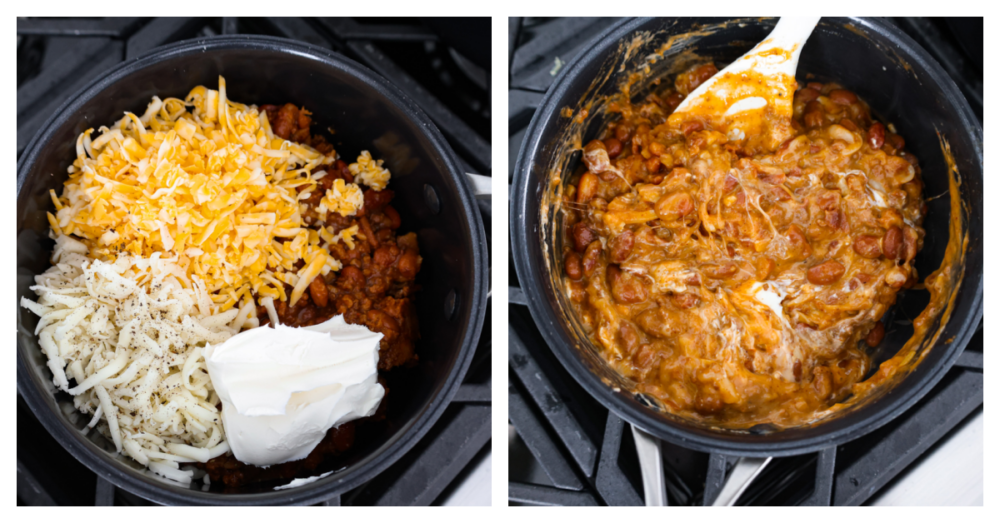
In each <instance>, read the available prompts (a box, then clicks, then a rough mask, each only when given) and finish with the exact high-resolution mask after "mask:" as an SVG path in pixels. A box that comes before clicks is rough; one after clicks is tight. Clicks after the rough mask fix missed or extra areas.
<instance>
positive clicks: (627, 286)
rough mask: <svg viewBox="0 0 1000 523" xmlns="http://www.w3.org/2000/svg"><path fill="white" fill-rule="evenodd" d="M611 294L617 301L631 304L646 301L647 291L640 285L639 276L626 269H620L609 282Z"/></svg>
mask: <svg viewBox="0 0 1000 523" xmlns="http://www.w3.org/2000/svg"><path fill="white" fill-rule="evenodd" d="M611 296H612V297H614V299H615V301H617V302H618V303H624V304H633V303H639V302H643V301H646V297H647V296H648V292H647V291H646V287H644V286H643V285H642V279H641V278H639V277H637V276H636V275H634V274H632V273H630V272H628V271H622V272H621V274H619V276H618V277H617V278H615V281H614V282H613V283H612V284H611Z"/></svg>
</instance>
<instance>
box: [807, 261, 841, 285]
mask: <svg viewBox="0 0 1000 523" xmlns="http://www.w3.org/2000/svg"><path fill="white" fill-rule="evenodd" d="M844 270H845V269H844V266H843V265H841V264H840V263H838V262H836V261H833V260H829V261H825V262H823V263H821V264H819V265H814V266H812V267H810V268H809V270H808V271H806V278H808V279H809V282H810V283H812V284H814V285H829V284H831V283H833V282H835V281H837V280H839V279H840V277H841V276H843V275H844Z"/></svg>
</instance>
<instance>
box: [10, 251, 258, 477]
mask: <svg viewBox="0 0 1000 523" xmlns="http://www.w3.org/2000/svg"><path fill="white" fill-rule="evenodd" d="M86 252H87V246H86V245H84V244H82V243H81V242H79V241H77V240H74V239H72V238H70V237H68V236H60V237H58V238H57V240H56V249H55V252H54V255H53V263H54V266H53V267H52V268H50V269H49V270H47V271H46V272H45V273H43V274H41V275H38V276H36V277H35V282H36V285H34V286H32V287H31V289H32V290H33V291H34V292H35V293H37V294H38V296H39V299H38V301H37V302H34V301H32V300H29V299H27V298H22V300H21V306H22V307H25V308H26V309H29V310H30V311H32V312H34V313H35V314H37V315H38V316H39V317H40V318H41V320H40V321H39V322H38V326H37V327H36V329H35V334H36V335H38V340H39V345H40V346H41V349H42V352H43V353H44V354H45V355H46V357H47V358H48V367H49V369H51V370H52V374H53V383H54V384H55V385H56V387H58V388H59V389H61V390H63V391H64V392H67V393H69V394H71V395H73V396H74V405H75V406H76V408H77V409H79V410H80V411H81V412H84V413H88V414H93V415H94V419H93V420H92V421H91V423H90V426H94V425H95V424H96V423H97V420H99V419H103V420H105V421H106V423H102V424H99V425H98V430H100V431H101V432H102V433H103V434H104V435H105V436H108V437H109V438H110V439H111V440H112V441H113V442H114V444H115V447H116V448H117V450H118V451H119V452H122V453H124V454H127V455H128V456H131V457H132V458H133V459H135V460H136V461H138V462H139V463H142V464H143V465H147V466H148V467H149V468H150V470H152V471H153V472H156V473H158V474H161V475H163V476H166V477H169V478H171V479H174V480H177V481H182V482H186V481H190V479H191V477H192V472H191V471H185V470H179V469H178V468H177V463H178V462H188V461H201V462H204V461H207V460H208V459H211V458H214V457H216V456H219V455H222V454H223V453H225V452H227V451H228V450H229V445H228V444H227V443H226V441H225V433H224V430H223V424H222V417H221V415H220V412H219V411H218V409H216V407H215V405H216V404H217V403H218V401H219V400H218V397H217V396H216V394H215V391H214V389H213V388H212V383H211V380H210V379H209V375H208V370H207V367H206V364H205V361H204V358H203V357H202V354H201V351H202V347H203V346H204V345H205V344H206V343H221V342H223V341H225V340H227V339H229V338H230V337H231V336H233V335H234V334H236V333H237V332H239V330H240V329H242V328H243V327H252V326H256V325H255V324H256V321H257V320H256V317H255V316H256V315H255V314H251V315H250V316H251V317H253V319H252V320H251V319H250V317H248V316H245V315H241V314H240V313H245V312H246V307H244V308H242V309H240V310H237V309H235V308H234V309H230V310H229V311H228V312H220V311H219V309H220V306H219V305H217V304H213V303H212V302H211V300H210V299H209V297H208V293H207V291H206V289H205V287H204V285H203V284H201V282H199V281H198V280H197V279H195V280H194V281H188V280H187V278H186V275H185V273H184V270H183V269H182V268H181V267H180V266H179V265H177V264H176V261H175V260H174V259H165V258H161V257H160V255H159V254H154V255H153V256H152V257H150V258H138V257H131V256H121V257H119V258H118V259H117V260H116V261H115V262H113V263H109V262H102V261H97V260H91V259H89V258H87V257H86ZM250 305H251V306H250V309H249V310H251V311H252V310H253V307H252V302H251V303H250ZM237 320H238V321H237ZM71 380H72V381H74V382H75V386H71Z"/></svg>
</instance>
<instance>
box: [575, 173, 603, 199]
mask: <svg viewBox="0 0 1000 523" xmlns="http://www.w3.org/2000/svg"><path fill="white" fill-rule="evenodd" d="M599 183H600V182H599V181H598V180H597V175H595V174H594V173H592V172H586V173H583V176H581V177H580V182H579V183H577V184H576V203H587V202H588V201H590V199H591V198H593V197H594V195H595V194H597V186H598V184H599Z"/></svg>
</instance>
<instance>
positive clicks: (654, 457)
mask: <svg viewBox="0 0 1000 523" xmlns="http://www.w3.org/2000/svg"><path fill="white" fill-rule="evenodd" d="M632 438H633V439H635V451H636V453H637V454H638V455H639V469H640V470H641V471H642V490H643V497H644V498H645V499H646V506H647V507H665V506H667V505H668V503H667V486H666V483H665V482H664V479H663V457H662V456H661V454H660V440H659V439H657V438H654V437H653V436H651V435H649V433H647V432H646V431H644V430H642V429H640V428H639V427H636V426H635V425H632Z"/></svg>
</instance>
